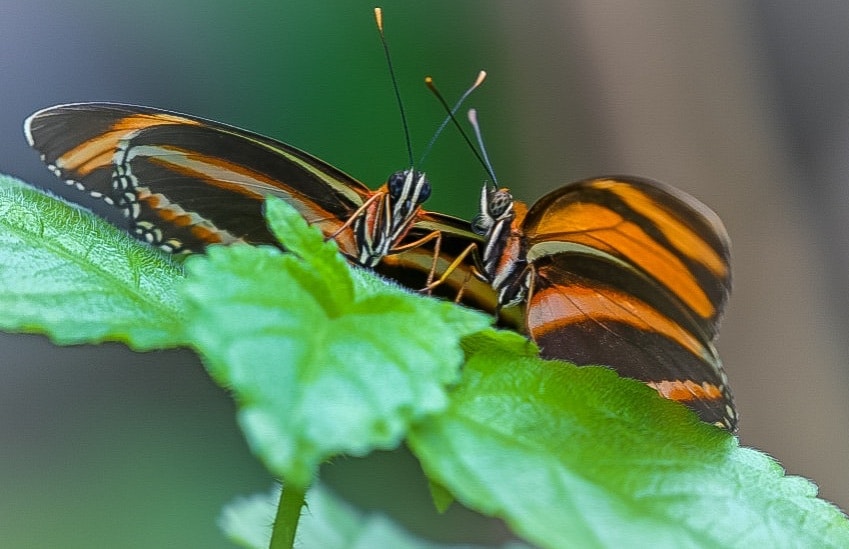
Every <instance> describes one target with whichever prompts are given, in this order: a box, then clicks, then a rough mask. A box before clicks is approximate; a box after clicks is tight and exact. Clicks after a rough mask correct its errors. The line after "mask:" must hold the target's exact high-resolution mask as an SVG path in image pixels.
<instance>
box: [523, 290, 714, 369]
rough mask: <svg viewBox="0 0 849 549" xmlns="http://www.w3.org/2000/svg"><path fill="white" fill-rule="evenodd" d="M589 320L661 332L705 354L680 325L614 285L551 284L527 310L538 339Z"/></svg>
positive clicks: (538, 294) (697, 352) (528, 324)
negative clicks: (600, 286) (616, 288)
mask: <svg viewBox="0 0 849 549" xmlns="http://www.w3.org/2000/svg"><path fill="white" fill-rule="evenodd" d="M588 321H589V322H595V323H598V324H604V323H605V322H618V323H624V324H629V325H631V326H633V327H634V328H636V329H637V330H640V331H644V332H654V333H658V334H661V335H663V336H665V337H667V338H669V339H671V340H673V341H675V342H676V343H678V344H679V345H680V346H681V347H683V348H685V349H687V350H688V351H689V352H691V353H692V354H693V355H695V356H697V357H699V358H702V357H703V356H704V346H703V345H702V343H701V342H700V341H699V340H698V339H697V338H696V337H694V336H693V335H692V334H691V333H689V332H688V331H686V330H685V329H683V328H682V327H681V325H680V324H678V323H677V322H675V321H674V320H672V319H670V318H668V317H666V316H664V315H663V314H661V313H660V312H659V311H658V310H657V309H654V308H653V307H651V306H650V305H648V304H646V303H644V302H643V301H641V300H639V299H637V298H635V297H634V296H632V295H629V294H626V293H623V292H620V291H617V290H615V289H613V288H609V287H605V288H590V287H585V286H579V285H570V286H566V287H562V286H561V287H554V286H552V287H549V288H545V289H542V290H540V291H537V292H536V293H534V295H533V296H532V298H531V303H530V305H529V307H528V311H527V326H528V331H529V332H530V333H531V335H532V336H533V337H534V338H535V339H537V338H542V337H544V336H545V335H546V334H548V333H549V332H552V331H555V330H558V329H560V328H564V327H567V326H569V325H571V324H577V323H580V322H588Z"/></svg>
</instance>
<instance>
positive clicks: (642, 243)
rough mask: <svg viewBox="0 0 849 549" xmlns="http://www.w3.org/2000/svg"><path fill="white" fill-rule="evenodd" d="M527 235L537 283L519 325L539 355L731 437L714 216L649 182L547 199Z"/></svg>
mask: <svg viewBox="0 0 849 549" xmlns="http://www.w3.org/2000/svg"><path fill="white" fill-rule="evenodd" d="M523 231H524V234H525V236H526V238H527V240H528V243H527V259H528V261H529V262H530V263H531V264H532V265H533V270H534V273H535V274H534V279H533V280H534V282H533V294H532V295H531V298H530V300H529V302H528V304H527V314H526V323H527V328H528V332H529V333H530V334H531V335H532V337H533V338H534V339H535V340H536V341H537V343H539V345H540V347H541V349H542V354H543V356H546V357H549V358H560V359H565V360H569V361H572V362H575V363H577V364H602V365H607V366H611V367H613V368H615V369H616V370H617V371H618V372H619V373H620V374H622V375H624V376H627V377H632V378H636V379H640V380H642V381H645V382H647V383H649V384H650V385H652V386H653V387H655V388H656V389H657V390H658V391H659V392H660V393H661V394H663V395H664V396H666V397H667V398H671V399H673V400H678V401H681V402H683V403H684V404H687V405H688V406H690V407H691V408H693V409H694V410H696V411H697V412H698V413H699V415H700V416H701V417H702V419H703V420H705V421H708V422H711V423H719V424H722V425H724V426H726V427H728V428H730V429H733V428H734V427H735V426H736V414H735V412H734V407H733V401H732V397H731V393H730V391H729V389H728V384H727V380H726V377H725V374H724V372H723V371H722V368H721V364H720V361H719V358H718V356H717V353H716V351H715V349H714V347H713V343H712V342H713V339H714V338H715V336H716V333H717V324H718V322H719V319H720V317H721V314H722V310H723V307H724V305H725V302H726V301H727V298H728V294H729V292H730V285H731V280H730V266H729V261H730V250H729V240H728V236H727V233H726V231H725V229H724V227H723V226H722V223H721V222H720V221H719V219H718V217H717V216H716V215H715V214H714V213H713V212H712V211H711V210H710V209H708V208H707V207H706V206H704V205H703V204H701V203H700V202H698V201H697V200H696V199H695V198H693V197H691V196H689V195H687V194H685V193H683V192H681V191H678V190H676V189H673V188H671V187H667V186H665V185H662V184H659V183H655V182H652V181H648V180H643V179H637V178H631V177H627V178H626V177H612V178H599V179H593V180H587V181H582V182H579V183H576V184H574V185H569V186H566V187H563V188H561V189H558V190H556V191H554V192H552V193H549V194H548V195H546V196H545V197H543V198H542V199H541V200H540V201H538V202H537V203H536V204H534V206H533V207H532V208H531V209H530V210H529V211H528V214H527V217H526V218H525V220H524V224H523Z"/></svg>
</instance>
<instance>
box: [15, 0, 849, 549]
mask: <svg viewBox="0 0 849 549" xmlns="http://www.w3.org/2000/svg"><path fill="white" fill-rule="evenodd" d="M381 5H382V6H383V8H384V10H385V21H386V32H387V36H388V40H389V43H390V46H391V48H392V52H393V58H394V62H395V66H396V69H397V73H398V81H399V85H400V88H401V93H402V95H403V99H404V102H405V106H406V108H407V113H408V115H409V117H410V130H411V136H412V141H413V147H414V149H415V150H416V151H417V154H421V152H422V149H423V148H424V146H425V144H426V143H427V141H428V140H429V139H430V136H431V135H432V133H433V131H434V129H435V128H436V127H437V125H438V124H439V122H440V121H441V119H442V116H443V115H442V110H441V108H440V107H439V105H438V104H437V102H436V101H435V100H434V98H433V97H431V96H430V94H429V92H428V91H427V90H426V88H425V87H424V85H423V78H424V76H425V75H427V74H430V75H432V76H434V78H435V79H436V82H437V84H438V85H439V87H440V88H441V89H442V91H443V92H444V93H445V94H446V95H447V96H448V98H449V100H450V99H451V98H454V97H456V96H457V95H458V94H459V93H460V92H461V91H462V90H463V89H465V87H466V86H468V84H469V83H470V82H471V81H472V79H473V78H474V76H475V75H476V73H477V71H478V70H479V69H481V68H483V69H487V70H488V71H489V73H490V77H489V79H488V82H487V83H486V84H484V87H483V88H482V89H481V90H479V91H478V92H476V94H475V95H474V96H473V97H472V99H471V100H470V101H469V103H468V106H475V107H477V108H478V109H479V112H480V117H481V123H482V125H483V128H484V133H485V136H486V139H487V144H488V147H489V152H490V156H491V158H492V159H493V162H494V164H495V169H496V172H497V174H498V176H499V179H500V182H501V184H503V185H508V186H510V187H511V188H512V189H513V190H514V194H516V195H517V196H518V197H523V198H526V199H527V200H528V201H533V199H534V198H535V197H538V196H541V195H542V194H543V193H544V192H545V191H547V190H550V189H553V188H555V187H557V186H560V185H562V184H564V183H566V182H568V181H572V180H577V179H580V178H584V177H589V176H593V175H602V174H610V173H632V174H635V175H643V176H647V177H652V178H655V179H659V180H663V181H666V182H668V183H671V184H674V185H677V186H680V187H681V188H683V189H685V190H687V191H689V192H691V193H693V194H695V195H696V196H698V197H699V198H701V199H702V200H703V201H705V202H706V203H707V204H709V205H711V206H712V207H713V208H714V209H716V210H717V212H718V213H719V214H720V216H721V217H722V218H723V219H724V220H725V222H726V224H727V226H728V228H729V232H730V233H731V237H732V241H733V243H734V248H733V251H734V269H735V290H734V294H733V295H732V299H731V304H730V307H729V310H728V312H727V315H726V319H725V321H724V324H723V327H722V331H721V337H720V341H719V347H720V351H721V354H722V356H723V358H724V361H725V364H726V368H727V370H728V374H729V377H730V379H731V383H732V387H733V388H734V390H735V393H736V396H737V401H738V406H739V409H740V412H741V416H742V418H741V432H740V434H741V440H742V442H743V443H744V444H747V445H752V446H755V447H757V448H760V449H762V450H765V451H767V452H769V453H770V454H771V455H773V456H775V457H776V458H777V459H778V460H780V461H781V462H782V463H783V464H784V465H785V466H786V467H787V468H788V469H789V470H790V472H791V473H794V474H801V475H804V476H807V477H809V478H812V479H813V480H814V481H815V482H817V483H818V484H819V485H820V486H821V491H822V494H823V496H824V497H826V498H828V499H830V500H832V501H835V502H836V503H838V504H839V505H841V506H842V507H843V508H847V507H849V475H847V471H846V463H849V436H847V427H849V398H847V397H849V375H847V367H846V365H847V357H848V356H849V345H847V338H846V337H845V335H846V332H847V326H849V320H847V319H849V315H847V314H846V310H847V307H846V305H847V304H849V293H847V292H846V290H845V288H846V284H847V282H849V276H847V275H846V273H847V272H849V269H847V266H849V222H847V221H846V220H847V216H846V213H847V210H849V202H847V194H849V193H847V192H846V190H847V188H849V187H847V181H849V163H847V161H846V160H845V159H846V158H847V155H846V152H847V151H849V124H847V112H849V99H847V98H849V93H847V92H849V89H847V88H849V78H847V77H846V76H844V75H845V73H846V71H841V70H839V67H841V66H845V64H846V62H847V61H849V39H847V38H846V33H845V29H846V28H847V26H849V7H846V6H844V5H843V3H839V2H831V3H825V4H822V5H821V9H818V10H809V9H808V10H806V9H801V8H797V7H796V6H795V4H794V3H791V2H778V3H775V2H769V3H768V2H765V1H764V2H754V1H753V2H736V1H731V0H726V1H720V2H711V3H693V4H689V3H687V4H684V3H678V2H671V1H666V2H664V1H660V0H651V1H646V2H640V3H632V2H625V1H624V0H623V1H620V2H593V1H590V0H585V1H575V2H562V1H559V0H548V1H540V2H534V3H524V2H506V1H491V0H487V1H483V0H463V1H456V0H453V1H449V0H438V1H430V2H414V1H400V0H396V1H386V2H383V3H382V4H381ZM373 7H374V4H373V3H372V2H368V3H367V2H361V1H359V0H347V1H335V2H331V1H325V2H314V1H313V2H307V1H297V2H294V1H289V0H276V1H244V2H224V1H217V0H191V1H189V0H171V1H169V2H163V1H161V0H151V1H149V2H146V3H143V4H142V3H130V2H107V1H105V0H104V1H95V0H78V1H76V2H72V3H71V2H64V1H60V0H29V1H28V2H17V1H12V0H0V40H2V47H0V83H2V86H0V132H2V136H3V137H2V139H0V171H3V172H7V173H12V174H13V175H17V176H19V177H21V178H23V179H25V180H27V181H29V182H32V183H34V184H36V185H39V186H43V187H46V188H51V189H54V190H56V191H57V192H61V193H66V191H65V190H64V189H62V188H60V187H59V186H58V185H56V183H55V182H54V181H53V179H52V176H51V175H50V174H49V172H47V170H45V169H44V167H43V166H42V165H41V164H40V162H39V161H38V159H37V155H36V154H35V153H33V152H32V151H29V150H28V148H27V146H26V143H25V141H24V139H23V136H22V134H21V123H22V121H23V119H24V118H25V117H26V116H27V115H29V114H30V113H31V112H33V111H35V110H37V109H39V108H42V107H45V106H48V105H51V104H55V103H64V102H72V101H94V100H109V101H119V102H127V103H138V104H144V105H151V106H157V107H161V108H165V109H170V110H176V111H181V112H186V113H190V114H194V115H197V116H203V117H206V118H212V119H215V120H220V121H222V122H227V123H230V124H234V125H237V126H241V127H244V128H249V129H251V130H254V131H257V132H260V133H264V134H267V135H270V136H273V137H276V138H278V139H281V140H283V141H286V142H288V143H291V144H292V145H295V146H297V147H299V148H302V149H304V150H307V151H310V152H311V153H313V154H315V155H316V156H318V157H320V158H323V159H325V160H326V161H328V162H330V163H332V164H334V165H336V166H337V167H339V168H341V169H342V170H344V171H346V172H348V173H350V174H351V175H353V176H354V177H356V178H358V179H360V180H361V181H363V182H365V183H366V184H368V185H369V186H371V187H372V188H375V187H377V186H378V185H379V184H381V183H382V182H383V180H384V178H385V177H386V176H387V175H388V174H389V173H391V172H392V171H394V170H397V169H399V168H403V167H406V164H407V159H406V151H405V145H404V141H403V134H402V131H401V126H400V122H399V115H398V110H397V108H396V105H395V99H394V96H393V94H392V90H391V87H390V84H389V80H388V76H387V68H386V64H385V61H384V58H383V53H382V51H381V49H380V44H379V42H378V39H377V33H376V31H375V29H374V24H373V19H372V8H373ZM423 167H424V169H425V170H426V171H427V172H428V174H429V177H430V180H431V182H432V184H433V187H434V195H433V197H432V198H431V200H430V201H429V202H428V204H427V206H428V208H429V209H433V210H437V211H442V212H446V213H451V214H455V215H460V216H463V217H470V216H471V215H472V214H473V213H474V211H475V209H476V206H477V202H476V196H477V192H478V188H479V185H480V183H481V180H482V179H483V172H482V170H481V168H480V166H479V165H478V164H477V163H476V162H475V160H474V158H473V157H472V155H471V154H470V153H469V151H468V149H467V148H466V146H465V145H463V143H462V141H461V140H460V139H459V138H458V137H457V135H456V132H455V131H453V130H452V129H451V128H449V129H448V131H446V132H445V134H444V135H443V136H442V137H441V138H440V139H439V141H437V143H436V145H435V147H434V149H433V151H432V152H431V153H430V155H429V156H428V158H427V160H426V162H425V164H424V165H423ZM282 360H283V359H281V361H282ZM0 372H2V373H1V374H0V376H2V377H0V547H59V546H61V547H73V548H76V547H80V548H83V547H86V548H88V547H228V546H229V545H228V544H227V543H226V542H225V541H224V540H223V538H222V537H221V535H220V534H219V533H218V531H217V528H216V527H215V518H216V516H217V514H218V512H219V510H220V508H221V506H222V505H223V504H224V503H226V502H227V501H229V500H230V499H232V497H233V496H235V495H240V494H249V493H253V492H257V491H264V490H266V489H267V488H268V486H269V485H270V483H271V479H270V478H268V476H267V474H266V473H265V472H264V471H263V469H262V468H261V467H260V466H259V465H258V463H257V462H256V461H255V460H254V459H253V458H252V456H251V455H250V454H249V453H248V452H247V451H246V449H245V447H244V445H243V443H242V440H241V438H240V434H239V432H238V431H237V429H236V427H235V422H234V418H233V406H232V404H231V402H230V401H229V398H228V396H227V394H226V393H225V392H224V391H223V390H221V389H219V388H217V387H215V386H214V385H212V384H211V382H210V381H209V380H208V379H207V378H206V376H205V374H204V372H203V369H202V367H201V365H200V364H199V362H198V360H197V359H196V358H195V357H194V356H193V355H192V354H191V353H188V352H161V353H148V354H136V353H132V352H129V351H128V350H126V349H125V348H124V347H122V346H120V345H104V346H98V347H86V346H80V347H74V348H57V347H54V346H53V345H51V344H50V343H49V342H48V341H47V340H46V339H45V338H43V337H39V336H27V335H7V334H0ZM323 473H324V475H325V476H326V477H327V478H328V479H329V480H331V481H332V483H333V485H334V486H335V487H336V488H337V489H338V490H339V491H340V492H342V493H343V494H344V495H345V496H346V497H348V498H350V499H352V500H355V501H356V502H358V503H360V504H361V505H363V506H365V507H367V508H375V507H383V508H389V509H390V510H392V512H394V513H396V514H398V515H399V516H401V517H402V520H403V521H404V522H405V524H406V525H407V526H408V527H409V528H411V529H413V530H414V531H417V532H420V533H423V532H424V533H428V534H430V535H434V533H435V532H436V529H435V528H434V527H433V526H432V525H431V523H430V521H432V520H437V519H435V518H434V517H435V513H434V512H433V511H432V510H430V506H429V504H428V494H427V490H426V486H425V485H424V484H423V483H422V481H421V478H420V476H419V474H418V471H417V469H416V465H415V464H414V463H412V462H411V461H410V460H409V459H408V458H407V457H406V456H404V455H403V454H401V455H390V454H379V455H376V456H374V457H372V458H369V459H367V460H357V459H346V458H342V459H338V460H336V461H334V462H333V463H332V464H328V466H327V467H326V468H325V470H324V472H323ZM440 520H442V522H440V524H441V525H442V526H440V527H438V529H439V530H441V535H443V536H445V538H448V539H454V540H458V541H462V540H482V541H492V540H495V539H498V538H499V537H500V536H502V535H503V530H502V529H501V528H500V527H499V526H498V525H497V524H493V523H487V522H483V523H475V524H474V525H471V526H470V525H469V524H470V523H469V522H467V521H468V520H470V519H469V515H467V514H464V513H462V512H458V513H455V514H453V515H451V516H449V517H448V518H445V519H440ZM443 526H444V529H443Z"/></svg>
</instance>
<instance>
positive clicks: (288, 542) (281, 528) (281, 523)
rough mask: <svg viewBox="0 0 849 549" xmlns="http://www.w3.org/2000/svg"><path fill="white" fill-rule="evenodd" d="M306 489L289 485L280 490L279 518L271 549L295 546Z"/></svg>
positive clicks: (284, 548)
mask: <svg viewBox="0 0 849 549" xmlns="http://www.w3.org/2000/svg"><path fill="white" fill-rule="evenodd" d="M306 493H307V489H306V487H304V488H301V487H300V486H295V485H292V484H287V485H286V486H284V487H283V489H282V490H280V502H279V503H278V504H277V516H275V517H274V528H273V529H272V530H271V543H270V544H269V546H268V547H269V549H292V548H293V547H294V545H295V531H296V530H297V529H298V520H299V519H300V518H301V507H303V506H304V497H305V496H306Z"/></svg>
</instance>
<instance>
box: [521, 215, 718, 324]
mask: <svg viewBox="0 0 849 549" xmlns="http://www.w3.org/2000/svg"><path fill="white" fill-rule="evenodd" d="M538 231H539V237H538V238H539V239H540V240H541V239H544V240H547V241H548V240H560V241H564V242H572V243H575V244H583V245H585V246H588V247H591V248H594V249H597V250H600V251H602V252H606V253H609V254H612V255H615V256H619V257H622V258H624V259H625V260H627V261H628V262H630V263H632V264H633V265H636V266H637V267H639V268H640V269H641V270H643V271H645V272H646V273H648V274H649V275H650V276H652V277H654V278H655V279H656V280H658V281H659V282H660V283H661V284H663V285H664V286H666V287H667V288H669V290H670V291H671V292H673V293H675V294H676V295H677V296H678V297H679V299H681V300H682V301H683V302H684V303H686V304H687V305H688V306H689V307H690V308H691V309H692V310H693V311H695V312H696V313H697V314H698V315H700V316H701V317H703V318H711V317H713V316H714V315H715V313H716V311H715V309H714V306H713V303H712V302H711V300H710V298H709V297H708V296H707V294H706V293H705V292H704V290H703V289H702V287H701V285H700V284H699V281H698V280H697V279H696V278H695V276H694V274H693V273H692V272H691V271H690V269H688V268H687V266H686V265H684V263H682V262H681V260H680V259H679V258H678V257H677V256H676V255H675V254H674V253H672V252H671V251H670V250H669V249H667V248H666V247H665V246H663V245H662V244H660V243H659V242H657V241H655V240H654V239H652V238H651V237H650V236H649V235H648V234H646V232H645V231H644V230H643V229H642V228H641V227H640V226H639V225H637V224H636V223H634V222H632V221H628V220H626V219H624V218H623V217H622V216H621V215H619V214H618V213H616V212H614V211H613V210H611V209H609V208H606V207H605V206H603V205H601V204H596V203H575V204H570V205H568V206H566V207H564V208H557V209H554V208H553V209H552V211H551V212H547V213H546V215H544V216H543V218H542V220H541V221H540V224H539V227H538ZM694 236H695V235H694ZM711 251H712V250H711Z"/></svg>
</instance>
